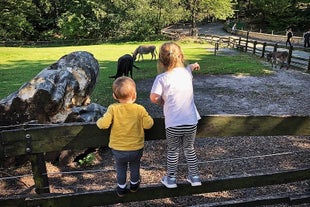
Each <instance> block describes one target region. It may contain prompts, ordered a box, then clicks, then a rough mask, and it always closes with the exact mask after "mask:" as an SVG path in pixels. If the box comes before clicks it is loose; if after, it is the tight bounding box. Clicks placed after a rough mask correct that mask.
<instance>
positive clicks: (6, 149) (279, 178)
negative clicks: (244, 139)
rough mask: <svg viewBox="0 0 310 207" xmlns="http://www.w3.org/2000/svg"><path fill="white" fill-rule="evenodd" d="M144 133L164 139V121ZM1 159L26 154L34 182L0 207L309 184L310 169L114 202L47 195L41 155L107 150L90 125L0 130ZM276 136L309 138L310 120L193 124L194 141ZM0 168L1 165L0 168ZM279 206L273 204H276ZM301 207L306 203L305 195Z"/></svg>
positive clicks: (146, 191)
mask: <svg viewBox="0 0 310 207" xmlns="http://www.w3.org/2000/svg"><path fill="white" fill-rule="evenodd" d="M154 121H155V124H154V126H153V127H152V128H151V129H150V130H146V140H147V141H148V140H157V139H165V128H164V119H161V118H158V119H155V120H154ZM0 130H1V131H0V143H1V144H0V160H1V163H2V162H3V161H5V159H7V158H9V157H15V156H19V155H28V156H29V160H30V162H31V165H32V171H33V179H34V182H35V187H36V192H37V194H38V195H35V196H14V197H12V198H1V199H0V206H7V207H11V206H12V207H13V206H18V207H20V206H23V207H24V206H40V207H44V206H46V207H47V206H48V207H58V206H76V207H85V206H94V205H105V204H113V203H119V202H129V201H142V200H149V199H156V198H166V197H172V196H182V195H191V194H194V193H207V192H215V191H222V190H228V189H240V188H247V187H257V186H266V185H275V184H282V183H290V182H295V181H302V180H308V179H310V168H305V169H294V170H290V171H282V172H278V173H273V174H261V175H247V176H243V177H229V178H224V179H218V180H208V181H203V185H202V186H201V187H197V188H196V187H195V188H187V187H186V186H187V185H188V184H185V183H181V184H180V185H179V186H180V187H178V188H177V189H176V190H171V189H165V188H164V187H163V186H160V185H154V186H147V187H145V188H142V189H141V190H140V191H139V193H138V194H131V195H130V196H126V198H123V199H119V198H118V197H117V196H116V195H115V194H114V192H113V191H111V190H108V191H98V192H84V193H73V194H51V193H50V191H49V181H48V177H47V172H46V166H45V158H44V153H46V152H53V151H62V150H66V149H74V150H76V149H85V148H88V147H99V146H107V144H108V137H109V133H110V131H109V130H99V129H98V128H97V126H96V124H95V123H70V124H57V125H21V126H17V127H16V126H15V127H12V128H9V127H2V128H0ZM266 135H269V136H277V135H300V136H302V135H310V117H309V116H241V115H240V116H238V115H235V116H205V117H202V119H201V120H200V122H199V124H198V132H197V138H206V137H212V136H218V137H225V136H266ZM1 163H0V164H1ZM279 200H281V202H282V201H283V200H282V199H278V200H277V202H279ZM298 200H299V201H300V202H308V201H309V195H308V196H305V197H304V198H302V199H298Z"/></svg>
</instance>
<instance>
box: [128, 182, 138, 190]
mask: <svg viewBox="0 0 310 207" xmlns="http://www.w3.org/2000/svg"><path fill="white" fill-rule="evenodd" d="M129 183H130V186H129V189H130V192H132V193H135V192H137V191H138V189H139V187H140V181H139V182H138V183H136V184H132V183H131V182H129Z"/></svg>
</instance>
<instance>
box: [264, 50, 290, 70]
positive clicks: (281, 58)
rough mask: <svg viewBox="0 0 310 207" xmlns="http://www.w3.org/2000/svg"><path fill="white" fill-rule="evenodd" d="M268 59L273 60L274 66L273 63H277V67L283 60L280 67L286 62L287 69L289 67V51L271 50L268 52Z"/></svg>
mask: <svg viewBox="0 0 310 207" xmlns="http://www.w3.org/2000/svg"><path fill="white" fill-rule="evenodd" d="M267 61H268V62H271V67H272V68H273V65H275V67H277V65H278V63H279V62H281V65H280V69H281V68H282V67H283V65H284V63H285V62H286V69H289V64H288V52H287V51H282V52H270V53H268V54H267Z"/></svg>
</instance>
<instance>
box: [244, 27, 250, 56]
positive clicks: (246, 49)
mask: <svg viewBox="0 0 310 207" xmlns="http://www.w3.org/2000/svg"><path fill="white" fill-rule="evenodd" d="M249 34H250V32H249V31H247V33H246V42H245V52H247V51H248V44H249Z"/></svg>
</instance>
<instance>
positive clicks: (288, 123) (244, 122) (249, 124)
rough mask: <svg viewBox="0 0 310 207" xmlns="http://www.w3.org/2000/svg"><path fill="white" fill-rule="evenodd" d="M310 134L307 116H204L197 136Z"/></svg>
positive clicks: (309, 119)
mask: <svg viewBox="0 0 310 207" xmlns="http://www.w3.org/2000/svg"><path fill="white" fill-rule="evenodd" d="M278 135H310V117H309V116H235V115H232V116H222V115H221V116H218V115H216V116H206V117H203V118H202V119H201V120H200V122H199V125H198V134H197V137H206V136H208V137H211V136H218V137H222V136H278Z"/></svg>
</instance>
